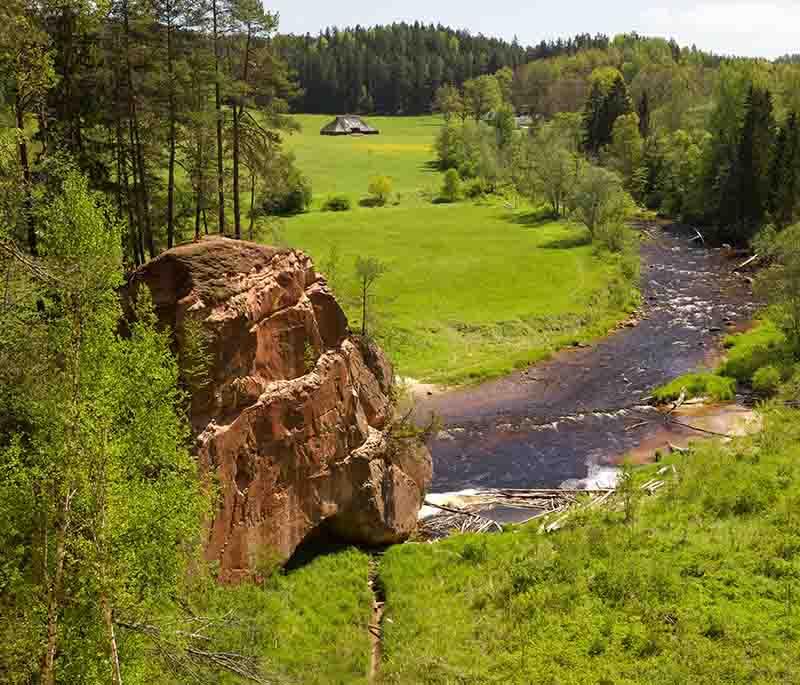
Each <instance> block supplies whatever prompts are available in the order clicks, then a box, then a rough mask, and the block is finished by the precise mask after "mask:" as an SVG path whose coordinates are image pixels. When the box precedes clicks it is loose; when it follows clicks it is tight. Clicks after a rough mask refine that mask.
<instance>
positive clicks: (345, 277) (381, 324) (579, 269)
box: [286, 202, 631, 383]
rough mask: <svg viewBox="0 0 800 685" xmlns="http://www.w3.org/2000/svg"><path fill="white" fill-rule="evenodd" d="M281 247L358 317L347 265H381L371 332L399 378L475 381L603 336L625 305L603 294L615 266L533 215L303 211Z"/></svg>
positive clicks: (501, 210)
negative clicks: (367, 261) (326, 282)
mask: <svg viewBox="0 0 800 685" xmlns="http://www.w3.org/2000/svg"><path fill="white" fill-rule="evenodd" d="M286 227H287V228H286V232H287V233H286V238H287V240H288V242H289V244H290V245H292V246H293V247H299V248H302V249H304V250H306V251H308V252H309V253H310V254H311V256H312V257H313V258H314V260H315V263H316V264H317V265H318V268H320V269H321V270H322V271H323V272H326V271H333V270H332V269H331V268H330V255H331V251H332V250H334V251H336V252H338V263H337V265H336V269H335V271H336V272H337V273H336V274H330V273H329V274H328V275H332V276H334V278H333V281H334V285H335V289H336V290H337V295H338V296H339V298H340V299H341V300H343V301H344V302H346V303H349V306H348V307H347V308H348V310H349V314H350V318H351V322H353V324H354V325H355V324H357V323H358V322H359V321H360V312H359V309H358V307H357V305H356V301H355V297H354V295H355V291H356V288H355V283H354V279H353V271H354V262H355V258H356V256H358V255H361V256H373V257H378V258H379V259H381V260H383V261H384V262H385V263H386V264H387V265H388V272H387V273H386V274H385V276H384V277H383V278H382V279H381V280H380V282H379V284H378V285H377V286H376V290H375V292H376V295H377V298H376V303H375V305H374V309H375V311H376V312H377V313H378V315H379V316H378V321H377V328H378V332H379V334H380V338H381V341H382V343H383V344H384V346H385V347H386V348H387V349H388V350H389V352H390V354H391V356H392V358H393V360H394V361H395V362H396V364H397V370H398V373H400V374H402V375H403V376H410V377H413V378H417V379H420V380H426V381H432V382H443V383H456V382H470V381H477V380H481V379H484V378H487V377H490V376H496V375H499V374H502V373H504V372H507V371H510V370H513V368H515V367H516V366H519V365H521V364H524V363H526V362H531V361H536V360H537V359H540V358H542V357H543V356H545V355H546V354H548V353H549V352H551V351H552V350H553V349H555V348H556V347H558V346H561V345H564V344H568V343H570V342H572V341H573V340H576V339H579V338H584V337H587V336H592V335H598V334H602V333H604V332H605V331H606V330H607V329H608V327H609V326H610V325H611V323H612V322H613V321H614V320H617V319H619V318H620V317H621V315H622V312H621V310H622V309H623V308H625V307H626V306H630V304H631V291H630V288H629V287H628V286H625V285H623V286H622V287H620V288H616V287H615V288H609V282H610V281H612V280H614V279H617V278H618V273H619V267H618V266H617V265H614V264H612V263H611V262H610V261H609V260H608V258H607V257H605V258H600V257H597V256H595V254H594V252H593V249H592V247H591V246H590V245H588V244H587V243H586V234H585V231H584V229H582V228H579V227H577V226H574V225H571V224H568V223H563V222H550V221H546V220H540V219H539V217H538V216H537V215H536V214H535V213H531V212H525V211H516V212H515V211H511V210H509V209H507V208H505V207H504V206H499V205H494V206H491V205H483V206H479V205H476V204H475V203H473V202H462V203H458V204H455V205H431V204H425V205H413V206H403V205H401V206H398V207H387V208H382V209H356V210H353V211H350V212H342V213H332V212H320V211H315V212H310V213H308V214H304V215H300V216H297V217H293V218H292V219H291V220H289V221H288V222H287V224H286Z"/></svg>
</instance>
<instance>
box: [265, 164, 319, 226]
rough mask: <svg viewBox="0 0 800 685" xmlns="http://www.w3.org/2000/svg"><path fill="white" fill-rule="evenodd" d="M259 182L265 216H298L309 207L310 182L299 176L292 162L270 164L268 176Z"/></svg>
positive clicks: (311, 193) (311, 194) (305, 177)
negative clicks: (261, 188) (261, 189)
mask: <svg viewBox="0 0 800 685" xmlns="http://www.w3.org/2000/svg"><path fill="white" fill-rule="evenodd" d="M283 158H284V159H287V160H289V159H290V158H288V157H286V156H283ZM261 182H262V186H263V187H264V191H263V193H262V195H261V205H262V207H263V209H264V211H265V212H266V213H267V214H277V215H287V214H298V213H300V212H305V211H306V210H308V209H309V207H311V202H312V200H313V197H314V194H313V191H312V187H311V180H310V179H309V178H308V177H307V176H304V175H303V174H301V173H300V172H299V171H298V170H297V168H296V167H295V166H294V163H293V162H291V161H286V162H285V163H284V164H283V165H279V164H272V165H271V166H270V169H269V176H267V175H266V174H265V175H264V177H262V181H261Z"/></svg>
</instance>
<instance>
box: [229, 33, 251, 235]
mask: <svg viewBox="0 0 800 685" xmlns="http://www.w3.org/2000/svg"><path fill="white" fill-rule="evenodd" d="M252 40H253V28H252V26H249V25H248V27H247V43H246V45H245V49H244V67H243V73H242V83H243V84H244V87H245V90H246V89H247V76H248V67H249V64H250V45H251V44H252ZM245 97H246V95H243V96H242V102H241V104H239V105H237V104H236V103H235V102H234V103H233V220H234V226H235V231H236V239H237V240H241V238H242V212H241V207H240V205H239V146H240V142H241V123H242V121H241V120H242V116H243V115H244V98H245Z"/></svg>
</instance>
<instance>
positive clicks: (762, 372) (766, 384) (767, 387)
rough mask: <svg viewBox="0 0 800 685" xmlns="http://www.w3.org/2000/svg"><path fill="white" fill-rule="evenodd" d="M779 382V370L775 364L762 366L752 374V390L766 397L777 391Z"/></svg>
mask: <svg viewBox="0 0 800 685" xmlns="http://www.w3.org/2000/svg"><path fill="white" fill-rule="evenodd" d="M780 384H781V372H780V370H779V369H778V368H777V367H775V366H764V367H762V368H760V369H759V370H758V371H756V372H755V374H754V375H753V390H755V391H756V392H757V393H758V394H759V395H764V396H765V397H768V396H770V395H774V394H775V393H776V392H778V388H779V387H780Z"/></svg>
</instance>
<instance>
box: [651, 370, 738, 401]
mask: <svg viewBox="0 0 800 685" xmlns="http://www.w3.org/2000/svg"><path fill="white" fill-rule="evenodd" d="M683 390H686V396H687V399H691V398H692V397H710V398H711V399H713V400H716V401H717V402H728V401H730V400H732V399H733V398H734V397H735V396H736V381H735V380H734V379H733V378H725V377H723V376H717V375H716V374H713V373H690V374H687V375H686V376H681V377H680V378H676V379H675V380H674V381H672V382H671V383H668V384H667V385H665V386H663V387H661V388H658V389H657V390H656V391H654V392H653V399H654V400H655V401H656V402H657V403H658V404H665V403H667V402H674V401H675V400H677V399H678V398H679V397H680V395H681V392H682V391H683Z"/></svg>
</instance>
